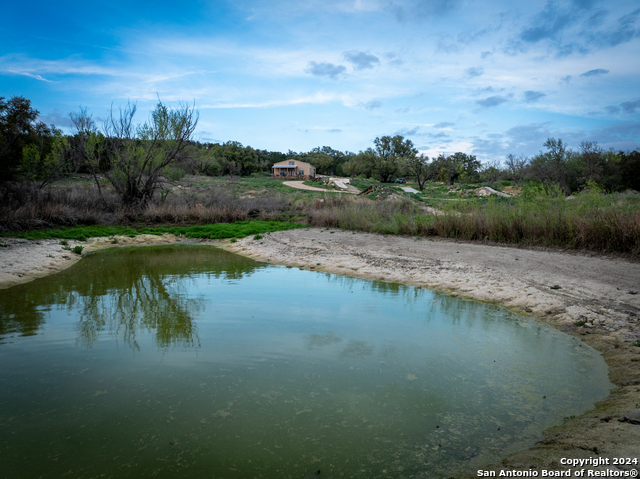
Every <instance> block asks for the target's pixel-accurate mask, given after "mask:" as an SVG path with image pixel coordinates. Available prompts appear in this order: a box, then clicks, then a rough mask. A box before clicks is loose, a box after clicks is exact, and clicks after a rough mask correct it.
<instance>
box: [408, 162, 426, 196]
mask: <svg viewBox="0 0 640 479" xmlns="http://www.w3.org/2000/svg"><path fill="white" fill-rule="evenodd" d="M429 161H430V160H429V157H428V156H427V155H425V154H424V153H421V154H420V155H415V154H414V155H411V156H408V157H407V158H405V165H406V167H407V170H409V174H410V175H411V176H413V177H414V178H415V179H416V182H417V183H418V188H419V189H420V191H422V190H423V189H424V184H425V182H426V181H427V180H428V179H429V176H430V174H429Z"/></svg>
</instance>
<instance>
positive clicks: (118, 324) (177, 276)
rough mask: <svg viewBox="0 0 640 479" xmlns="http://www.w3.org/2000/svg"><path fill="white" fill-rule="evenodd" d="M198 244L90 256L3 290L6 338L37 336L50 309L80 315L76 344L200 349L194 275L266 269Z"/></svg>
mask: <svg viewBox="0 0 640 479" xmlns="http://www.w3.org/2000/svg"><path fill="white" fill-rule="evenodd" d="M263 267H264V265H261V264H260V263H258V262H255V261H251V260H243V259H239V258H238V257H237V256H234V255H231V254H229V253H225V252H222V251H219V250H213V249H210V248H200V247H193V248H189V247H186V248H185V247H167V246H163V247H149V248H144V249H141V250H138V249H136V248H128V249H113V250H109V251H104V252H101V253H100V254H97V255H90V256H88V257H86V258H84V259H83V261H82V262H81V263H79V264H78V265H76V266H75V267H74V268H73V270H66V271H63V272H61V273H58V274H56V275H54V276H51V277H48V278H43V279H41V280H38V281H35V282H33V283H29V284H26V285H20V286H16V287H14V288H10V289H9V290H4V291H0V341H2V338H6V337H7V336H32V335H35V334H38V331H39V330H40V329H41V328H42V327H43V326H44V325H45V321H46V317H47V313H48V312H50V311H52V310H57V311H62V310H66V311H69V312H71V311H74V310H79V312H80V314H79V318H78V321H77V322H76V323H75V325H74V327H75V329H76V331H77V333H78V336H77V344H79V345H82V346H85V347H92V346H93V344H94V343H95V342H96V341H98V339H99V336H100V334H101V333H102V332H107V333H108V334H109V335H111V336H112V337H114V338H116V339H118V340H122V341H124V342H125V343H127V344H129V345H130V346H131V347H133V348H135V349H139V348H140V345H139V342H138V339H137V337H138V335H139V333H151V334H152V335H153V338H154V342H155V344H156V345H157V347H158V348H161V349H167V348H169V347H172V346H179V347H185V348H192V347H199V346H200V339H199V337H198V328H197V325H196V322H195V319H196V317H197V315H198V314H199V313H200V312H201V311H202V309H203V305H204V303H205V299H204V298H202V297H198V296H197V295H196V297H193V295H190V294H188V293H187V291H188V290H192V289H193V288H194V275H200V276H201V277H203V278H205V279H207V278H209V279H211V278H213V279H223V280H225V281H238V280H241V279H242V278H244V277H246V276H247V275H251V274H252V273H253V272H254V271H256V270H257V269H260V268H263Z"/></svg>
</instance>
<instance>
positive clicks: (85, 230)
mask: <svg viewBox="0 0 640 479" xmlns="http://www.w3.org/2000/svg"><path fill="white" fill-rule="evenodd" d="M294 228H304V225H302V224H300V223H285V222H280V221H238V222H236V223H217V224H212V225H198V226H167V227H156V228H139V229H134V228H129V227H125V226H76V227H72V228H60V229H43V230H30V231H22V232H14V233H3V234H2V235H0V236H5V237H12V238H23V239H28V240H43V239H51V238H59V239H65V240H67V239H70V240H75V241H86V240H87V238H95V237H104V236H116V235H120V236H130V237H134V236H137V235H140V234H152V235H158V236H159V235H162V234H164V233H169V234H173V235H175V236H180V235H182V236H184V237H185V238H205V239H224V238H244V237H246V236H251V235H257V234H264V233H271V232H274V231H284V230H289V229H294Z"/></svg>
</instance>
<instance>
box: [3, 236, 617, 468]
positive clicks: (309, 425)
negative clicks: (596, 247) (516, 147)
mask: <svg viewBox="0 0 640 479" xmlns="http://www.w3.org/2000/svg"><path fill="white" fill-rule="evenodd" d="M610 387H611V384H610V383H609V382H608V380H607V367H606V365H605V363H604V360H603V359H602V358H601V357H600V356H599V354H598V353H597V352H596V351H595V350H593V349H591V348H589V347H587V346H586V345H584V344H581V343H580V342H579V341H577V340H576V339H573V338H571V337H569V336H567V335H565V334H562V333H560V332H558V331H556V330H554V329H553V328H550V327H548V326H546V325H543V324H540V323H536V322H534V321H532V320H529V319H527V318H522V317H519V316H516V315H513V314H511V313H509V312H507V311H505V310H504V309H501V308H498V307H494V306H492V305H486V304H481V303H476V302H472V301H465V300H460V299H455V298H450V297H447V296H442V295H438V294H435V293H432V292H430V291H427V290H424V289H415V288H413V287H404V286H401V285H398V284H390V283H381V282H371V281H364V280H359V279H351V278H346V277H342V276H336V275H329V274H322V273H315V272H310V271H300V270H298V269H291V268H286V267H280V266H272V265H267V264H264V263H259V262H256V261H253V260H250V259H246V258H242V257H239V256H235V255H233V254H231V253H227V252H224V251H221V250H218V249H215V248H208V247H185V246H183V247H149V248H144V249H142V248H136V249H116V250H110V251H104V252H101V253H99V254H95V255H91V256H88V257H86V258H84V259H83V260H82V261H81V262H80V263H78V264H77V265H75V266H74V267H72V268H70V269H69V270H66V271H64V272H62V273H59V274H56V275H53V276H50V277H47V278H43V279H41V280H37V281H34V282H32V283H29V284H26V285H21V286H16V287H14V288H11V289H8V290H4V291H0V457H1V458H2V474H3V477H9V478H26V477H51V478H54V477H55V478H58V477H74V478H92V477H96V478H97V477H104V478H109V477H113V478H123V477H131V478H139V477H158V478H180V477H197V478H200V477H202V478H205V477H206V478H248V477H265V478H286V477H292V478H305V477H357V478H362V477H366V478H370V477H391V478H396V477H449V476H450V475H451V474H453V473H454V472H455V471H460V470H463V469H470V468H477V467H479V466H480V465H481V464H483V463H486V462H490V461H492V460H496V459H499V458H500V457H503V456H505V455H506V454H508V453H509V452H512V451H515V450H518V449H522V448H525V447H527V446H530V445H532V444H533V443H534V442H535V441H537V440H539V439H540V438H541V435H540V433H541V431H542V430H543V429H545V428H547V427H549V426H551V425H554V424H558V423H559V422H561V421H562V420H563V418H564V417H567V416H571V415H578V414H581V413H583V412H585V411H587V410H588V409H590V408H592V407H593V403H594V402H595V401H597V400H599V399H602V398H604V397H605V396H606V395H607V394H608V390H609V388H610ZM318 472H319V474H318Z"/></svg>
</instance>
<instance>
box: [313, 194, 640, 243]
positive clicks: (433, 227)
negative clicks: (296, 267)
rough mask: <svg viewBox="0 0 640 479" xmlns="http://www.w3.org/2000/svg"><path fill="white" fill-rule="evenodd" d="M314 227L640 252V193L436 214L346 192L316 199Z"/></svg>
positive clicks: (464, 205)
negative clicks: (336, 195)
mask: <svg viewBox="0 0 640 479" xmlns="http://www.w3.org/2000/svg"><path fill="white" fill-rule="evenodd" d="M308 217H309V223H310V224H312V225H314V226H330V227H338V228H345V229H351V230H356V231H369V232H377V233H384V234H408V235H422V236H441V237H445V238H459V239H465V240H489V241H494V242H500V243H511V244H522V245H527V246H554V247H561V248H572V249H589V250H596V251H605V252H606V251H610V252H622V253H632V254H634V255H640V194H638V193H636V192H627V193H619V194H612V195H603V194H600V193H597V192H592V193H589V192H587V193H584V194H581V195H578V196H577V197H576V198H575V199H570V200H567V199H565V198H564V196H542V197H536V198H509V199H489V200H488V201H486V200H481V199H478V200H474V201H464V202H463V201H461V202H451V203H450V204H448V205H447V206H446V207H445V209H444V210H442V211H438V212H435V214H428V213H425V212H424V210H422V209H420V208H419V206H417V205H416V204H415V203H412V202H411V201H409V200H407V199H401V200H387V201H373V200H369V199H366V198H349V197H345V196H341V197H337V198H333V197H332V198H326V199H325V200H324V201H323V202H319V201H316V202H315V203H314V204H313V205H312V207H311V208H310V210H309V213H308Z"/></svg>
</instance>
